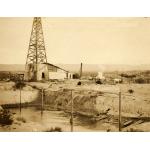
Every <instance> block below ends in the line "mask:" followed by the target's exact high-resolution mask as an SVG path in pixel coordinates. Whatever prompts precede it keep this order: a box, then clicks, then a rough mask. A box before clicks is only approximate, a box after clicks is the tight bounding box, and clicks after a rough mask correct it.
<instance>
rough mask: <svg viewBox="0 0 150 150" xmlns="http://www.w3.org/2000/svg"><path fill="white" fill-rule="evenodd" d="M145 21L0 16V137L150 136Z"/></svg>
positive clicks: (149, 37)
mask: <svg viewBox="0 0 150 150" xmlns="http://www.w3.org/2000/svg"><path fill="white" fill-rule="evenodd" d="M149 56H150V18H149V17H0V132H150V58H149Z"/></svg>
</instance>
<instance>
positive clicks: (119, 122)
mask: <svg viewBox="0 0 150 150" xmlns="http://www.w3.org/2000/svg"><path fill="white" fill-rule="evenodd" d="M119 132H121V91H120V92H119Z"/></svg>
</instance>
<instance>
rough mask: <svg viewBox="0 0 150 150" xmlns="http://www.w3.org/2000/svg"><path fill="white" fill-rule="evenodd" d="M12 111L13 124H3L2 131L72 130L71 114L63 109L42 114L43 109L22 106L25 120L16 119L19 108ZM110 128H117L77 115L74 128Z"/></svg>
mask: <svg viewBox="0 0 150 150" xmlns="http://www.w3.org/2000/svg"><path fill="white" fill-rule="evenodd" d="M10 111H11V112H12V113H13V114H14V122H13V124H12V125H9V126H1V127H0V131H13V132H18V131H19V132H32V131H33V132H34V131H37V132H39V131H40V132H41V131H47V130H49V129H51V128H55V127H59V128H61V130H62V131H65V132H70V131H71V126H70V114H69V113H65V112H63V111H44V112H43V115H42V116H41V111H40V110H37V109H36V108H34V107H30V108H22V111H21V117H22V118H24V120H25V121H24V122H22V121H18V120H17V119H16V118H18V117H20V112H19V109H10ZM108 129H111V130H112V131H115V130H116V129H115V128H114V126H113V125H110V124H108V123H101V122H99V121H96V122H95V121H92V120H91V118H88V117H85V116H79V115H76V116H75V117H74V128H73V130H74V131H76V132H78V131H79V132H86V131H87V132H89V131H107V130H108Z"/></svg>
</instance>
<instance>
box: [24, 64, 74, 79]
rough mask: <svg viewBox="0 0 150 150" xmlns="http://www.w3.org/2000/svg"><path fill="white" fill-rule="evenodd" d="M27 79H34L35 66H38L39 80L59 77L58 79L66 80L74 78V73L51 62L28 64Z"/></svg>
mask: <svg viewBox="0 0 150 150" xmlns="http://www.w3.org/2000/svg"><path fill="white" fill-rule="evenodd" d="M27 67H28V68H27V69H26V70H27V71H28V72H26V76H25V80H27V81H32V80H33V79H34V75H35V74H34V70H35V69H34V68H35V67H37V72H36V74H37V81H41V80H50V79H57V80H64V79H72V76H73V75H72V73H70V72H69V71H66V70H64V69H62V68H60V67H58V66H55V65H53V64H50V63H42V64H38V65H37V66H36V65H33V64H30V65H28V66H27Z"/></svg>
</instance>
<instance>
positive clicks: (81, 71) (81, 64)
mask: <svg viewBox="0 0 150 150" xmlns="http://www.w3.org/2000/svg"><path fill="white" fill-rule="evenodd" d="M81 77H82V63H81V66H80V79H81Z"/></svg>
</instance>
